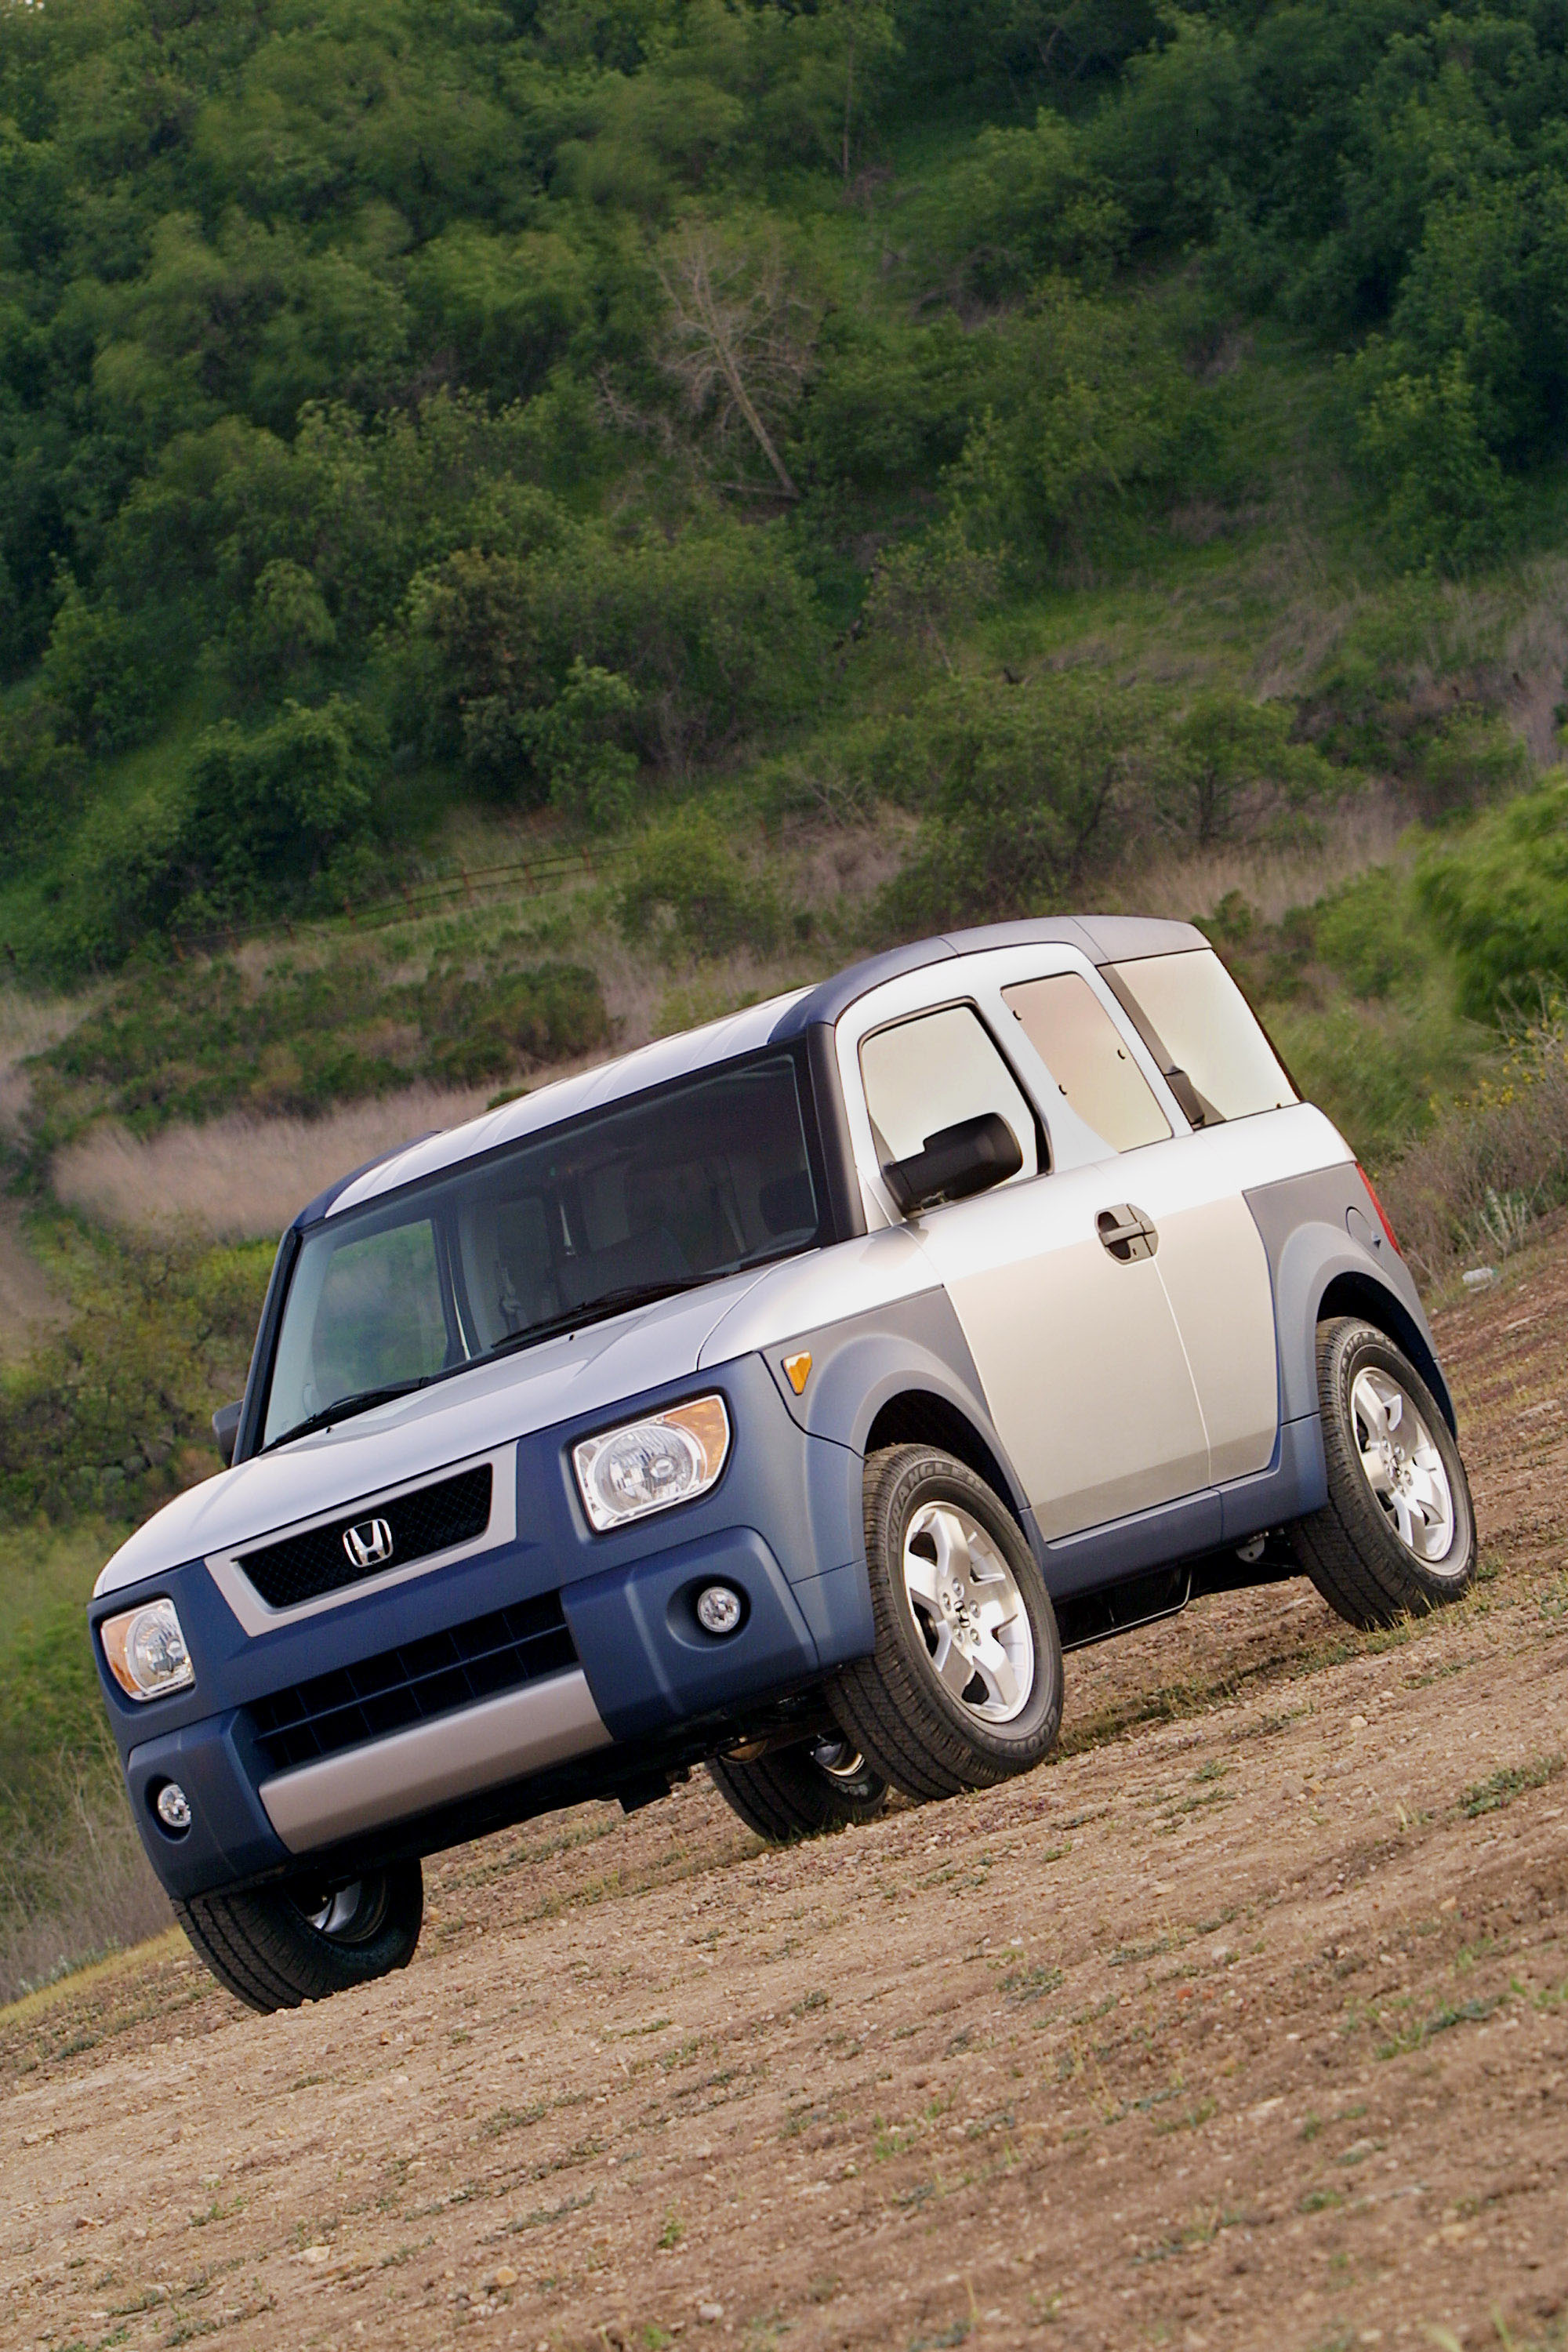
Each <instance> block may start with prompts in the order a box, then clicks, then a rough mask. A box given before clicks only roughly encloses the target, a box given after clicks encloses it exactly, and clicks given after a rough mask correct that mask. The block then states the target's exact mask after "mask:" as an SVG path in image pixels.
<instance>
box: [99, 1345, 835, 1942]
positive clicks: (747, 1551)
mask: <svg viewBox="0 0 1568 2352" xmlns="http://www.w3.org/2000/svg"><path fill="white" fill-rule="evenodd" d="M714 1390H717V1391H720V1392H721V1394H722V1395H723V1397H724V1399H725V1402H726V1403H727V1405H728V1407H729V1412H730V1420H731V1429H732V1431H733V1440H732V1444H731V1454H730V1459H729V1461H728V1463H727V1464H726V1465H725V1469H724V1473H723V1475H722V1477H721V1479H720V1481H719V1484H718V1485H717V1486H715V1488H714V1489H713V1491H712V1492H711V1494H709V1495H705V1496H701V1497H700V1499H699V1500H698V1501H697V1502H695V1503H691V1504H686V1505H682V1506H679V1507H677V1508H675V1509H674V1510H671V1511H669V1512H667V1513H663V1514H660V1515H659V1516H658V1517H653V1518H649V1519H645V1520H643V1521H642V1522H641V1523H640V1524H638V1525H637V1526H634V1527H632V1528H626V1529H624V1530H620V1531H618V1532H616V1533H613V1534H609V1535H595V1533H594V1532H593V1531H592V1530H591V1529H590V1528H589V1527H588V1524H587V1522H586V1519H585V1518H584V1514H583V1510H582V1507H581V1505H580V1503H579V1501H578V1497H577V1493H576V1486H575V1482H574V1478H573V1475H572V1471H571V1465H570V1452H571V1448H572V1445H573V1444H574V1442H575V1441H576V1440H577V1439H578V1438H580V1437H582V1436H584V1435H585V1434H587V1433H589V1432H590V1431H591V1430H593V1429H598V1428H603V1427H604V1426H605V1418H606V1416H605V1415H603V1414H601V1415H598V1416H596V1417H595V1420H594V1421H592V1422H581V1421H576V1422H571V1423H560V1424H558V1425H557V1426H556V1427H554V1428H552V1429H550V1430H545V1431H540V1432H537V1433H534V1434H532V1435H531V1436H528V1437H525V1438H523V1439H522V1440H521V1442H520V1444H519V1447H518V1457H517V1477H518V1499H517V1527H518V1535H517V1539H516V1540H515V1542H512V1543H508V1544H504V1545H502V1546H500V1547H499V1548H497V1549H493V1550H489V1551H485V1552H482V1553H480V1554H479V1555H478V1556H477V1557H474V1558H471V1559H464V1560H461V1561H459V1562H458V1563H457V1564H456V1565H455V1566H452V1567H449V1568H445V1569H443V1568H440V1567H437V1568H435V1569H432V1570H431V1571H430V1572H429V1573H428V1574H427V1575H424V1576H414V1577H412V1578H410V1579H409V1580H408V1581H406V1582H405V1583H402V1584H398V1585H395V1586H393V1587H391V1588H390V1589H387V1590H384V1591H381V1592H376V1593H366V1594H361V1595H360V1596H359V1597H358V1598H355V1597H354V1595H353V1592H352V1591H349V1592H347V1593H345V1595H344V1597H343V1599H342V1603H341V1605H339V1606H337V1607H335V1608H331V1609H328V1610H323V1611H322V1612H320V1613H319V1614H317V1615H315V1616H310V1617H306V1618H303V1619H301V1620H300V1621H298V1622H295V1623H294V1624H292V1625H287V1624H285V1625H280V1626H279V1627H278V1628H277V1629H276V1630H275V1631H268V1632H267V1633H262V1634H259V1635H257V1636H255V1637H251V1636H247V1633H245V1631H244V1629H243V1628H242V1627H241V1625H240V1624H239V1622H238V1621H237V1618H236V1617H235V1616H234V1614H233V1612H231V1611H230V1609H229V1607H228V1605H227V1603H226V1601H225V1600H224V1599H223V1596H222V1594H221V1593H220V1592H219V1591H218V1588H217V1586H216V1583H215V1582H214V1580H213V1578H212V1576H211V1575H210V1573H209V1572H208V1570H207V1569H206V1567H205V1563H204V1562H202V1561H200V1560H194V1561H188V1562H186V1563H185V1564H184V1565H183V1566H180V1567H177V1568H174V1570H171V1572H170V1573H169V1574H168V1575H166V1576H160V1577H157V1578H153V1579H149V1580H146V1581H144V1582H142V1583H141V1584H139V1585H135V1586H132V1587H129V1588H126V1589H123V1590H121V1591H118V1592H114V1593H111V1594H109V1595H106V1596H105V1597H104V1598H103V1599H102V1600H100V1601H94V1603H93V1604H92V1608H91V1611H90V1612H89V1613H90V1618H91V1622H92V1623H93V1625H94V1627H95V1629H96V1625H97V1623H98V1622H99V1621H100V1619H101V1618H103V1617H105V1616H109V1615H110V1614H113V1613H115V1612H119V1611H121V1610H123V1609H125V1608H128V1607H132V1606H134V1604H135V1603H136V1601H139V1600H142V1599H151V1598H153V1596H154V1595H155V1594H158V1593H167V1594H168V1595H169V1597H170V1598H171V1599H172V1600H173V1601H174V1604H175V1607H176V1608H177V1609H178V1611H179V1614H180V1622H181V1625H182V1627H183V1628H184V1634H185V1639H186V1642H187V1643H188V1645H189V1648H190V1653H191V1657H192V1662H193V1664H194V1665H195V1686H194V1688H193V1689H192V1690H191V1691H189V1692H187V1693H184V1694H182V1695H181V1696H177V1697H174V1698H170V1699H162V1700H157V1701H154V1702H153V1704H152V1705H150V1706H137V1705H135V1704H134V1703H133V1702H132V1701H131V1700H129V1699H127V1698H126V1696H124V1694H123V1693H122V1692H121V1689H120V1687H119V1685H118V1684H116V1683H115V1682H114V1681H113V1680H112V1679H111V1678H110V1675H108V1672H107V1670H106V1668H105V1666H104V1664H103V1657H102V1650H101V1645H100V1643H99V1641H98V1639H97V1636H96V1630H95V1633H94V1638H93V1653H94V1656H95V1658H96V1659H97V1662H98V1666H99V1674H100V1681H101V1682H102V1685H103V1689H104V1696H105V1699H106V1702H107V1705H108V1707H109V1712H110V1721H111V1723H112V1726H113V1729H114V1734H115V1738H116V1740H117V1743H118V1745H119V1748H120V1753H121V1762H122V1764H123V1766H124V1769H125V1777H126V1782H127V1786H128V1789H129V1791H130V1796H131V1803H132V1813H133V1815H134V1817H135V1820H136V1822H137V1826H138V1829H139V1830H140V1832H141V1834H142V1843H143V1844H144V1845H145V1846H146V1849H147V1853H148V1856H149V1859H150V1860H151V1862H152V1864H153V1868H154V1870H155V1871H156V1872H157V1874H158V1876H159V1877H160V1879H161V1880H162V1881H163V1885H164V1886H165V1887H166V1888H167V1889H168V1891H169V1892H170V1894H172V1895H179V1896H189V1895H196V1894H202V1893H205V1892H208V1891H210V1890H212V1889H214V1888H216V1887H220V1886H224V1885H234V1884H236V1883H238V1882H241V1881H244V1880H247V1879H254V1878H258V1877H262V1876H265V1875H267V1874H268V1873H271V1872H276V1871H279V1870H280V1869H283V1868H284V1867H286V1866H287V1865H288V1864H289V1861H290V1856H289V1853H288V1852H287V1850H286V1849H285V1847H284V1846H283V1844H282V1843H281V1842H280V1840H279V1837H278V1835H277V1833H276V1832H275V1831H274V1829H273V1827H272V1824H271V1822H270V1820H269V1819H268V1812H267V1809H266V1808H265V1806H264V1805H263V1804H262V1801H261V1799H260V1796H259V1794H258V1790H259V1789H260V1787H261V1785H262V1783H263V1782H264V1781H265V1780H267V1778H268V1773H269V1771H270V1770H271V1769H272V1768H271V1767H270V1765H269V1764H268V1759H267V1757H266V1754H265V1753H264V1751H263V1749H262V1748H261V1746H260V1742H259V1739H258V1733H257V1730H256V1728H255V1727H254V1725H253V1723H252V1719H251V1714H250V1710H251V1709H252V1708H253V1707H254V1706H257V1704H258V1702H259V1701H262V1700H265V1699H268V1698H271V1697H272V1696H274V1695H275V1694H277V1693H279V1692H280V1691H286V1690H289V1689H291V1688H294V1687H296V1686H298V1685H301V1684H304V1683H306V1682H308V1681H310V1680H311V1679H312V1678H314V1677H317V1676H321V1675H330V1674H331V1673H332V1672H333V1671H334V1669H338V1668H342V1667H345V1666H353V1665H358V1664H363V1662H364V1661H366V1660H369V1659H373V1658H378V1657H382V1656H384V1655H385V1654H387V1653H389V1652H392V1651H395V1650H396V1649H397V1648H398V1647H399V1646H400V1645H404V1644H408V1643H416V1642H419V1641H422V1640H425V1639H426V1638H427V1637H428V1636H430V1635H432V1634H438V1633H443V1632H446V1631H447V1630H449V1629H452V1628H455V1627H458V1626H463V1625H467V1624H468V1623H470V1622H472V1621H474V1620H476V1619H480V1618H484V1617H486V1616H488V1615H489V1612H493V1611H497V1610H501V1609H505V1608H508V1607H510V1606H511V1605H512V1604H514V1603H517V1602H520V1601H531V1600H535V1599H538V1598H540V1597H542V1596H545V1595H550V1594H558V1595H559V1597H560V1603H561V1609H562V1612H563V1616H564V1618H565V1621H566V1625H567V1629H568V1631H569V1632H570V1633H571V1636H572V1640H573V1643H574V1646H575V1649H576V1653H577V1658H578V1661H579V1663H580V1664H581V1666H582V1669H583V1672H584V1675H585V1676H586V1678H587V1683H588V1687H589V1691H590V1693H591V1694H592V1697H593V1701H594V1704H595V1706H596V1707H597V1709H598V1712H599V1715H600V1717H602V1718H603V1721H604V1724H605V1728H606V1729H607V1731H608V1732H609V1733H610V1735H611V1738H612V1741H613V1742H614V1743H615V1744H614V1745H613V1746H612V1747H611V1748H607V1749H605V1750H603V1751H601V1754H600V1756H599V1758H598V1759H596V1760H595V1769H594V1774H593V1778H592V1781H591V1784H590V1785H591V1786H592V1787H594V1788H595V1789H605V1788H613V1787H614V1786H615V1785H616V1777H617V1775H618V1776H619V1777H620V1778H622V1779H624V1780H626V1781H628V1782H631V1781H635V1780H637V1776H638V1772H639V1769H640V1770H641V1771H642V1772H643V1774H644V1775H645V1776H646V1773H647V1769H648V1767H649V1764H650V1762H653V1761H657V1759H658V1757H659V1756H661V1755H664V1754H667V1753H670V1752H673V1750H674V1749H675V1748H677V1747H678V1746H679V1742H680V1739H681V1737H682V1735H683V1733H685V1734H689V1735H690V1736H692V1737H693V1738H698V1739H699V1740H700V1730H701V1727H703V1726H704V1725H708V1724H710V1725H711V1726H712V1727H713V1729H714V1732H715V1735H716V1736H717V1735H718V1734H719V1733H720V1732H721V1730H722V1728H723V1727H725V1725H726V1724H727V1723H731V1722H735V1721H739V1720H741V1719H743V1717H744V1715H745V1712H746V1710H747V1709H748V1708H749V1707H750V1708H755V1706H757V1705H758V1703H759V1702H765V1701H767V1700H769V1699H770V1698H772V1697H773V1696H778V1695H780V1694H783V1693H784V1692H787V1691H789V1690H791V1689H795V1688H798V1687H800V1686H801V1685H806V1684H809V1683H810V1682H811V1681H813V1680H814V1679H816V1678H817V1677H819V1676H821V1675H823V1674H824V1673H825V1672H826V1670H827V1669H828V1668H829V1667H831V1666H834V1665H837V1664H839V1663H840V1662H841V1661H843V1660H844V1659H846V1658H850V1657H856V1656H861V1655H864V1654H866V1653H867V1652H868V1650H869V1649H870V1648H871V1645H872V1623H871V1612H870V1597H869V1591H868V1584H867V1579H866V1570H865V1560H864V1550H863V1538H862V1533H861V1501H860V1497H861V1474H862V1465H861V1462H860V1457H859V1456H858V1454H855V1453H853V1452H851V1451H850V1450H849V1449H848V1448H847V1447H845V1446H843V1445H839V1444H835V1443H833V1442H832V1441H830V1440H827V1439H825V1438H820V1437H814V1436H811V1435H809V1434H808V1433H805V1431H803V1430H802V1429H801V1428H800V1427H799V1425H798V1423H796V1422H795V1420H794V1418H793V1417H792V1416H791V1414H790V1413H789V1412H786V1411H785V1409H784V1402H783V1399H782V1398H781V1396H780V1393H779V1391H778V1389H777V1387H776V1385H775V1382H774V1380H773V1374H772V1373H771V1372H770V1370H769V1369H768V1367H767V1365H766V1364H765V1363H764V1362H763V1360H762V1359H761V1358H760V1357H746V1358H742V1359H741V1360H739V1361H737V1362H735V1363H732V1364H728V1365H725V1366H722V1367H721V1368H720V1369H718V1370H714V1371H713V1372H711V1373H709V1374H706V1375H704V1374H698V1375H696V1376H695V1377H693V1378H689V1379H687V1380H684V1381H680V1382H679V1384H673V1385H671V1386H670V1387H668V1389H661V1390H659V1391H654V1392H651V1393H649V1394H647V1395H643V1396H639V1397H633V1398H628V1399H627V1400H626V1402H625V1404H624V1406H621V1407H618V1408H617V1409H616V1412H615V1414H614V1415H613V1417H612V1418H613V1419H614V1420H616V1421H621V1420H631V1419H634V1418H635V1417H636V1416H637V1414H638V1413H639V1412H647V1411H654V1410H657V1409H658V1407H660V1406H662V1405H665V1404H669V1403H674V1402H678V1401H679V1399H680V1398H682V1397H685V1396H690V1395H692V1394H694V1393H701V1392H705V1391H714ZM263 1532H265V1531H264V1530H260V1529H258V1534H260V1533H263ZM715 1580H721V1581H723V1582H724V1583H726V1584H730V1585H732V1586H734V1587H735V1588H736V1589H737V1590H738V1591H741V1592H742V1595H743V1596H744V1601H745V1617H744V1621H743V1622H742V1626H741V1628H740V1630H739V1631H738V1632H737V1633H733V1634H731V1635H730V1636H728V1637H727V1638H724V1639H722V1640H716V1639H714V1638H713V1637H712V1636H710V1635H708V1634H705V1633H702V1632H701V1630H700V1628H699V1626H698V1625H697V1623H696V1621H695V1618H694V1616H693V1614H692V1610H691V1605H690V1603H691V1598H692V1596H693V1595H694V1593H695V1592H696V1591H698V1590H699V1589H700V1587H701V1585H703V1584H707V1583H710V1582H713V1581H715ZM165 1780H178V1781H179V1783H180V1785H181V1786H182V1788H184V1790H185V1792H186V1794H187V1796H188V1797H189V1798H190V1800H191V1807H192V1814H193V1820H192V1823H191V1827H190V1829H189V1830H188V1831H187V1832H185V1833H184V1836H181V1837H177V1838H176V1837H173V1836H171V1835H169V1834H168V1833H167V1832H165V1831H164V1830H163V1827H162V1825H161V1824H160V1823H159V1822H158V1820H157V1818H156V1815H155V1813H154V1811H153V1803H152V1800H153V1796H155V1794H156V1791H157V1789H158V1787H159V1786H160V1785H161V1783H162V1782H163V1781H165ZM548 1780H549V1790H550V1791H551V1797H550V1801H552V1802H566V1801H571V1799H572V1797H573V1795H574V1793H585V1792H586V1789H585V1788H584V1789H583V1790H574V1784H573V1780H572V1776H571V1773H570V1771H569V1770H568V1771H565V1772H562V1771H557V1772H554V1773H552V1774H551V1775H549V1776H548ZM516 1810H517V1811H530V1810H533V1808H532V1807H531V1805H529V1804H528V1803H527V1802H526V1801H523V1802H521V1803H519V1805H518V1806H517V1808H516ZM494 1817H495V1816H494V1807H493V1805H492V1806H491V1807H490V1808H489V1811H485V1810H484V1809H482V1808H481V1809H480V1810H479V1811H477V1812H475V1813H474V1816H473V1818H474V1821H475V1824H476V1826H482V1825H483V1822H484V1821H485V1820H488V1819H490V1818H494ZM400 1827H401V1830H402V1832H403V1835H404V1838H405V1843H413V1844H414V1845H416V1846H417V1845H418V1844H419V1843H421V1838H420V1834H419V1829H420V1825H419V1822H418V1821H417V1820H415V1821H412V1822H408V1823H405V1824H402V1825H400ZM462 1833H463V1832H462V1827H461V1822H460V1818H459V1819H458V1820H456V1821H454V1820H453V1819H451V1818H444V1819H443V1820H442V1821H441V1822H439V1823H438V1824H435V1825H433V1828H432V1835H431V1839H430V1843H448V1842H450V1841H451V1839H452V1838H453V1837H455V1836H460V1835H461V1834H462Z"/></svg>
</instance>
